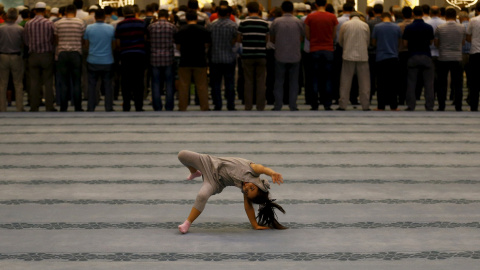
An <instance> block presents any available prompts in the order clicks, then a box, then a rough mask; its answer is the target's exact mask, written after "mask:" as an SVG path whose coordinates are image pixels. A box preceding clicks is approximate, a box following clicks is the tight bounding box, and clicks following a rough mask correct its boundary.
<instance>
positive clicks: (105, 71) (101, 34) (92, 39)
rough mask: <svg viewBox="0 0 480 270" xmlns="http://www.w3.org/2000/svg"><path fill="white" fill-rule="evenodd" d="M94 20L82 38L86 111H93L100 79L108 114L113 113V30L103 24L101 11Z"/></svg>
mask: <svg viewBox="0 0 480 270" xmlns="http://www.w3.org/2000/svg"><path fill="white" fill-rule="evenodd" d="M95 20H96V22H95V23H94V24H91V25H89V26H87V29H86V30H85V35H84V36H83V38H84V39H85V41H86V45H87V47H88V57H87V68H88V111H90V112H93V111H95V106H96V104H97V95H96V89H97V80H98V78H102V80H103V85H104V86H105V111H107V112H110V111H113V89H112V65H113V53H112V43H113V41H114V40H115V30H114V28H113V26H111V25H109V24H106V23H105V22H104V21H105V11H104V10H103V9H98V10H96V11H95Z"/></svg>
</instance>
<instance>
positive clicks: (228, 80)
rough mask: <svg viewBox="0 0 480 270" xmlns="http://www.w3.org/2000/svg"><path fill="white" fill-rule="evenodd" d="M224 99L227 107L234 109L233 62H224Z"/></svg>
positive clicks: (230, 109)
mask: <svg viewBox="0 0 480 270" xmlns="http://www.w3.org/2000/svg"><path fill="white" fill-rule="evenodd" d="M223 74H224V80H225V99H226V100H227V109H228V110H229V111H233V110H235V62H232V63H230V64H225V70H224V73H223Z"/></svg>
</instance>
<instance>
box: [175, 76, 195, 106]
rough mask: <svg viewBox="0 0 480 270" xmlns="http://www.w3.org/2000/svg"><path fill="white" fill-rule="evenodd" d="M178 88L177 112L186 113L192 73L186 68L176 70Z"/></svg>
mask: <svg viewBox="0 0 480 270" xmlns="http://www.w3.org/2000/svg"><path fill="white" fill-rule="evenodd" d="M178 77H179V81H180V82H179V84H180V85H179V88H178V110H180V111H186V110H187V106H188V97H189V95H190V83H191V81H192V71H191V69H190V68H187V67H180V68H178Z"/></svg>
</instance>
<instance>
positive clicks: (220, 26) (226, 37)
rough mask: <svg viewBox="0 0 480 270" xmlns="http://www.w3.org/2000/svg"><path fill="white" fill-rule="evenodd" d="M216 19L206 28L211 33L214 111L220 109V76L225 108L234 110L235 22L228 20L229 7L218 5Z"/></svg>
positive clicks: (211, 73)
mask: <svg viewBox="0 0 480 270" xmlns="http://www.w3.org/2000/svg"><path fill="white" fill-rule="evenodd" d="M217 14H218V19H217V20H215V21H214V22H213V23H211V24H210V25H209V26H208V27H207V28H208V30H210V32H211V34H212V48H211V50H210V52H211V54H212V58H211V62H210V75H211V79H212V99H213V105H214V110H215V111H220V110H222V91H221V90H222V78H223V79H224V81H225V97H226V99H227V109H228V110H229V111H234V110H235V60H236V59H237V55H236V53H235V52H234V51H233V45H234V44H235V41H236V39H237V24H236V23H234V22H232V21H231V20H230V18H229V17H230V14H231V7H229V6H225V5H224V6H220V8H219V9H218V13H217Z"/></svg>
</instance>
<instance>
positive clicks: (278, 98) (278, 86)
mask: <svg viewBox="0 0 480 270" xmlns="http://www.w3.org/2000/svg"><path fill="white" fill-rule="evenodd" d="M286 65H287V64H285V63H282V62H278V61H276V60H275V84H274V85H275V87H274V88H273V95H274V97H275V106H274V108H273V109H274V110H275V111H280V110H281V109H282V106H283V84H284V82H285V75H286V74H285V71H286Z"/></svg>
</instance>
